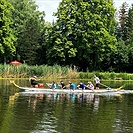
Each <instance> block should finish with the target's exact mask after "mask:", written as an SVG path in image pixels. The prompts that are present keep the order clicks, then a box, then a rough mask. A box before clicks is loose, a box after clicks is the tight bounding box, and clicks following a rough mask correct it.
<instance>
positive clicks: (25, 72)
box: [0, 64, 133, 80]
mask: <svg viewBox="0 0 133 133" xmlns="http://www.w3.org/2000/svg"><path fill="white" fill-rule="evenodd" d="M94 74H96V75H97V76H98V77H99V78H100V79H101V80H133V74H131V73H115V72H78V71H77V70H76V69H72V68H71V67H69V66H65V67H61V66H59V65H54V66H48V65H40V66H28V65H27V64H22V65H20V66H14V65H8V64H4V65H0V78H29V77H32V76H33V75H36V76H37V77H38V78H40V79H90V80H93V75H94Z"/></svg>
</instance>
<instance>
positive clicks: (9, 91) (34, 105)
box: [0, 80, 133, 133]
mask: <svg viewBox="0 0 133 133" xmlns="http://www.w3.org/2000/svg"><path fill="white" fill-rule="evenodd" d="M16 82H17V83H18V84H20V85H21V86H26V85H27V84H28V81H23V80H19V81H16ZM105 84H108V85H110V86H111V87H112V86H115V87H118V86H121V85H123V84H124V85H125V86H124V89H131V90H132V88H133V87H132V84H133V82H117V83H116V82H113V83H105ZM132 132H133V93H130V94H115V95H111V94H109V95H94V94H78V95H77V94H73V93H70V94H61V93H59V94H57V93H49V94H44V93H38V94H35V93H33V92H32V93H28V92H21V91H20V90H19V89H17V88H15V87H14V86H12V85H11V84H10V81H9V80H0V133H132Z"/></svg>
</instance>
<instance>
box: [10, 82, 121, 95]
mask: <svg viewBox="0 0 133 133" xmlns="http://www.w3.org/2000/svg"><path fill="white" fill-rule="evenodd" d="M11 83H12V84H13V85H14V86H15V87H17V88H19V89H22V90H25V91H36V92H64V93H69V92H73V93H108V92H119V91H120V90H121V88H123V86H121V87H119V88H116V89H99V90H81V89H75V90H70V89H54V90H53V89H50V88H31V87H20V86H19V85H17V84H16V83H15V82H14V81H12V82H11Z"/></svg>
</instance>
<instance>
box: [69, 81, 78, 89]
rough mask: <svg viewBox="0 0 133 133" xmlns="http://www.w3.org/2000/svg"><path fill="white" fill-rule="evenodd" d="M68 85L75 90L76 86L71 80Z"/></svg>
mask: <svg viewBox="0 0 133 133" xmlns="http://www.w3.org/2000/svg"><path fill="white" fill-rule="evenodd" d="M69 87H70V90H75V89H76V88H77V87H76V85H75V84H74V83H72V82H71V81H69Z"/></svg>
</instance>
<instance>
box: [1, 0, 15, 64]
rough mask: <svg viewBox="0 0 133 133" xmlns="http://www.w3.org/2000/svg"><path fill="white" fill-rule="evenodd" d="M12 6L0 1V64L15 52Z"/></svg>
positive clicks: (5, 0)
mask: <svg viewBox="0 0 133 133" xmlns="http://www.w3.org/2000/svg"><path fill="white" fill-rule="evenodd" d="M12 10H13V7H12V5H11V4H10V3H9V2H8V1H7V0H1V1H0V56H1V62H6V61H7V59H8V58H9V57H10V56H11V55H13V53H14V52H15V46H14V42H15V41H16V38H15V36H14V33H13V30H12V28H11V26H12V18H11V11H12Z"/></svg>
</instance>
